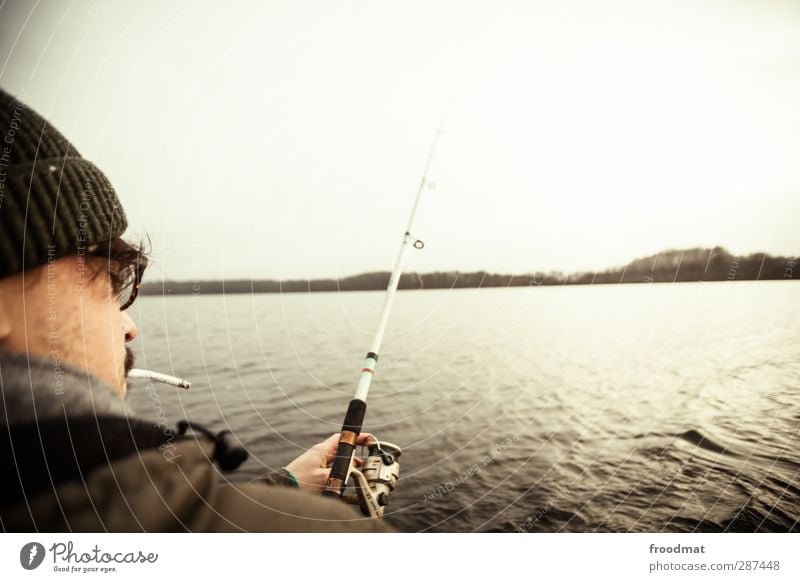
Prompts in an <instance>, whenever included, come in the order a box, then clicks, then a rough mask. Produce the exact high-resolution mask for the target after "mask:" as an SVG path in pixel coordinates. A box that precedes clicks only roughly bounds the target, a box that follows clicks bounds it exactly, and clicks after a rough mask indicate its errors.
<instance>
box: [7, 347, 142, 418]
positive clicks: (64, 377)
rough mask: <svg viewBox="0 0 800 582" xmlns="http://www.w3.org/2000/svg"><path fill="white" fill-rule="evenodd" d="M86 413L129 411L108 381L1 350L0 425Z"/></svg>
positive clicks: (54, 362) (122, 413) (123, 413)
mask: <svg viewBox="0 0 800 582" xmlns="http://www.w3.org/2000/svg"><path fill="white" fill-rule="evenodd" d="M87 415H93V416H100V415H104V416H108V415H111V416H131V415H132V413H131V411H130V409H129V408H128V407H127V406H126V404H125V401H124V400H123V399H122V398H121V397H120V396H119V395H118V394H117V393H115V392H114V390H113V389H112V388H111V387H110V386H109V385H108V384H106V383H104V382H102V381H101V380H99V379H98V378H97V377H95V376H93V375H92V374H90V373H89V372H87V371H85V370H81V369H79V368H76V367H74V366H70V365H69V364H65V363H63V362H60V361H58V360H54V359H50V358H42V357H37V356H32V355H30V354H25V353H19V352H12V351H9V350H3V349H0V426H6V425H14V424H24V423H30V422H38V421H41V420H43V419H44V420H46V419H51V418H54V417H60V418H63V417H65V416H67V417H78V416H87Z"/></svg>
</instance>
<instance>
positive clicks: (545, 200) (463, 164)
mask: <svg viewBox="0 0 800 582" xmlns="http://www.w3.org/2000/svg"><path fill="white" fill-rule="evenodd" d="M0 85H2V86H3V87H4V88H5V89H7V90H9V91H11V92H13V93H16V94H18V95H22V96H23V98H24V99H25V100H26V101H27V102H28V103H29V104H31V105H32V106H33V107H35V108H36V109H38V110H39V111H40V112H41V113H43V114H44V115H45V116H46V117H48V118H49V119H50V120H52V121H53V122H54V123H55V124H56V125H57V126H58V127H59V128H60V129H61V130H62V131H63V132H64V133H65V134H66V135H67V136H68V137H69V138H70V139H71V140H72V141H73V142H74V143H75V144H76V146H77V147H78V148H79V150H80V151H81V153H82V154H83V155H84V156H86V157H88V158H90V159H92V160H94V161H95V162H96V163H98V165H99V166H100V167H101V168H102V169H103V170H104V171H105V172H106V173H107V174H108V176H109V177H110V178H111V181H112V182H113V183H114V185H115V186H116V188H117V190H118V192H119V195H120V197H121V198H122V201H123V204H124V206H125V208H126V211H127V213H128V216H129V219H130V222H131V232H132V233H136V232H141V231H143V230H146V231H147V232H148V233H149V234H150V236H151V238H152V241H153V247H154V255H155V260H156V267H155V269H153V272H152V276H154V277H167V278H181V279H191V278H216V277H230V278H233V277H251V276H252V277H257V278H262V277H267V278H305V277H309V278H314V277H323V276H344V275H350V274H354V273H357V272H362V271H371V270H388V269H390V267H391V265H392V261H393V259H394V254H395V252H396V250H397V245H398V244H399V241H400V237H401V235H402V230H403V228H404V226H405V221H406V218H407V214H408V212H409V210H410V206H411V203H412V200H413V196H414V193H415V190H416V187H417V184H418V182H419V180H420V175H421V172H422V168H423V165H424V161H425V157H426V155H427V151H428V148H429V147H430V143H431V140H432V137H433V133H434V131H435V128H436V124H437V121H438V118H439V115H440V113H441V111H442V110H443V109H446V113H447V117H446V123H445V135H444V136H443V138H442V139H441V140H440V143H439V147H438V150H437V152H436V157H435V159H434V163H433V168H432V171H431V175H430V179H431V180H433V181H434V182H435V183H436V185H437V187H436V189H434V190H427V191H426V193H425V195H424V198H423V200H422V203H421V206H420V211H419V216H418V222H417V225H416V228H415V234H416V235H417V236H418V237H419V238H421V239H422V240H424V241H425V242H426V247H425V250H424V251H422V252H415V253H413V254H411V255H410V256H409V259H408V262H407V264H406V268H407V269H408V270H415V271H432V270H439V269H443V270H462V271H468V270H477V269H485V270H490V271H494V272H528V271H533V270H549V269H561V270H565V271H572V270H583V269H586V270H593V269H600V268H604V267H606V266H612V265H616V264H621V263H624V262H627V261H628V260H630V259H632V258H635V257H637V256H642V255H647V254H651V253H655V252H657V251H659V250H664V249H667V248H682V247H691V246H713V245H716V244H721V245H723V246H726V247H728V248H729V249H730V250H731V251H733V252H734V253H747V252H752V251H758V250H765V251H768V252H772V253H784V254H795V253H798V252H800V229H798V216H800V213H799V212H798V211H800V163H798V160H800V108H798V103H800V2H797V1H796V0H781V1H772V0H746V1H745V0H714V1H710V0H687V1H681V0H669V1H663V2H652V1H643V0H633V1H630V2H621V1H605V2H595V1H590V0H585V1H577V0H575V1H559V2H523V1H520V2H494V1H476V2H468V1H463V0H462V1H456V2H430V1H424V2H416V1H406V2H402V3H401V2H388V1H375V0H370V1H359V2H344V1H335V2H334V1H330V0H325V1H314V2H298V1H281V2H276V1H268V2H264V1H260V2H257V1H252V2H225V3H223V2H187V1H179V2H169V3H166V2H144V1H129V0H118V1H115V0H77V1H75V2H63V1H61V2H57V1H42V2H9V1H6V2H3V3H2V4H0Z"/></svg>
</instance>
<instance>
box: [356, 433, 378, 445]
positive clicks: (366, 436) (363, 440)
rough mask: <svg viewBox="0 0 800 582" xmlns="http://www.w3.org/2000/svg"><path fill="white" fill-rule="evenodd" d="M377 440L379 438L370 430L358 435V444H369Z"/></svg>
mask: <svg viewBox="0 0 800 582" xmlns="http://www.w3.org/2000/svg"><path fill="white" fill-rule="evenodd" d="M377 440H378V439H376V438H375V437H374V436H372V434H370V433H368V432H362V433H361V434H360V435H358V439H356V444H357V445H362V446H367V445H368V444H370V443H373V442H376V441H377Z"/></svg>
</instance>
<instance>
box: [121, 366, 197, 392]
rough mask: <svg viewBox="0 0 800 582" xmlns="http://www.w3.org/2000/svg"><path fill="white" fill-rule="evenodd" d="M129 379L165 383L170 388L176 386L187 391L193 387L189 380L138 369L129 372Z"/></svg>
mask: <svg viewBox="0 0 800 582" xmlns="http://www.w3.org/2000/svg"><path fill="white" fill-rule="evenodd" d="M128 378H134V379H136V380H153V381H154V382H163V383H164V384H169V385H170V386H175V387H176V388H184V389H186V390H188V389H189V388H191V387H192V383H191V382H189V381H188V380H182V379H180V378H176V377H175V376H168V375H167V374H160V373H159V372H151V371H150V370H140V369H138V368H133V369H132V370H131V371H130V372H128Z"/></svg>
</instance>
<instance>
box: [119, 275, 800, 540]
mask: <svg viewBox="0 0 800 582" xmlns="http://www.w3.org/2000/svg"><path fill="white" fill-rule="evenodd" d="M382 300H383V294H382V293H379V292H351V293H341V294H336V293H313V294H286V295H271V294H265V295H252V296H250V295H229V296H205V297H189V296H182V297H170V298H166V299H162V298H156V297H143V298H141V299H140V300H139V301H138V303H137V308H136V311H135V313H134V318H135V319H136V321H137V324H138V326H139V334H140V336H139V339H138V340H136V342H135V344H134V349H135V350H136V351H137V355H138V359H137V365H139V366H142V367H147V368H150V369H155V370H158V371H163V372H168V373H174V374H176V375H179V376H182V377H185V378H188V379H190V380H192V381H193V382H194V387H193V388H192V390H190V391H189V392H179V391H177V390H172V389H171V388H166V387H164V388H162V387H159V388H157V391H154V390H148V389H146V387H145V385H143V384H139V385H137V386H136V387H134V389H133V391H132V393H131V399H130V400H131V403H132V405H133V407H134V408H135V409H136V410H138V411H140V412H141V414H142V415H143V416H145V417H148V418H149V417H152V418H153V419H154V420H155V419H156V415H157V414H161V415H163V417H165V418H166V420H167V422H169V423H170V424H174V423H175V422H177V421H178V420H180V419H182V418H190V419H192V420H194V421H196V422H199V423H206V424H208V425H209V426H211V427H213V428H216V429H223V428H230V429H231V430H232V431H233V432H234V433H235V434H236V435H237V436H238V438H239V439H240V440H241V441H242V442H243V443H244V444H245V445H246V446H247V447H248V449H249V450H250V452H251V454H252V458H251V459H250V460H249V461H248V462H247V463H246V464H245V465H244V466H243V469H242V470H240V471H239V472H238V475H237V474H233V476H232V477H231V478H232V479H233V480H244V479H250V478H253V477H256V476H258V475H259V474H261V473H263V472H264V471H266V470H267V469H269V468H275V467H280V466H281V465H284V464H286V463H287V462H288V461H289V460H291V459H292V458H294V457H295V456H296V455H298V454H299V453H300V452H302V450H304V449H305V448H307V447H309V446H310V445H312V444H314V443H315V442H317V441H319V440H322V439H323V438H324V437H326V436H328V435H329V434H330V433H332V432H336V431H338V428H339V426H340V423H341V420H342V415H343V414H344V410H345V407H346V404H347V402H348V400H349V399H350V398H351V396H352V393H353V391H354V389H355V382H356V379H357V377H358V372H359V370H360V367H361V361H362V358H363V355H364V353H365V352H366V350H367V348H368V346H369V343H370V340H371V335H372V330H373V328H374V325H375V322H376V320H377V315H378V310H379V309H380V305H381V302H382ZM798 306H800V285H798V284H796V283H792V282H755V283H697V284H693V283H689V284H652V285H645V284H642V285H622V286H617V285H608V286H594V287H539V288H511V289H480V290H479V289H461V290H435V291H406V292H401V293H400V294H398V296H397V300H396V303H395V309H394V312H393V314H392V319H391V321H390V329H389V332H388V334H387V336H386V339H385V341H384V346H383V350H382V352H383V353H382V356H381V361H380V362H379V369H378V372H377V374H376V376H375V380H374V382H373V385H372V392H371V394H370V400H369V409H368V413H367V426H366V429H365V430H369V431H370V432H373V433H375V434H376V435H378V436H379V438H382V439H385V440H389V441H392V442H395V443H397V444H399V445H401V446H403V447H404V453H403V456H402V459H401V482H400V485H399V487H398V490H397V491H396V492H395V493H394V495H393V497H392V500H391V505H390V511H389V514H388V517H387V519H388V520H389V521H390V522H391V523H392V524H393V525H394V526H395V527H397V528H399V529H401V530H406V531H419V530H432V531H474V530H480V531H495V530H497V531H514V530H520V531H693V530H697V531H720V530H731V531H788V530H793V529H794V530H797V529H798V528H800V526H798V517H800V434H798V428H799V427H800V398H799V397H800V319H799V318H798Z"/></svg>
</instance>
